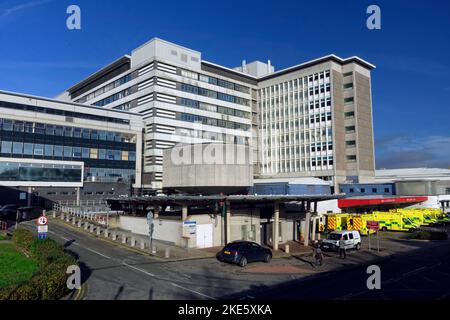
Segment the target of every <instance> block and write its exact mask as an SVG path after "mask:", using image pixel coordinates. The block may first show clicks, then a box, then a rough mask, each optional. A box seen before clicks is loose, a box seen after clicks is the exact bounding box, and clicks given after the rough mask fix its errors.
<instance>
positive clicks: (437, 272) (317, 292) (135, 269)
mask: <svg viewBox="0 0 450 320" xmlns="http://www.w3.org/2000/svg"><path fill="white" fill-rule="evenodd" d="M21 225H22V226H25V227H27V228H33V229H35V225H34V223H33V222H26V223H22V224H21ZM49 233H50V237H52V238H54V239H55V240H57V241H58V242H60V243H62V244H64V245H65V246H66V248H67V250H69V251H70V252H71V253H72V254H74V255H75V256H76V257H77V258H78V260H79V262H80V265H81V270H82V282H83V289H82V291H83V292H82V293H77V298H78V299H84V300H103V299H106V300H130V299H131V300H148V299H155V300H174V299H175V300H176V299H181V300H196V299H199V300H214V299H238V300H246V299H269V298H270V299H326V298H330V299H362V298H369V299H380V295H382V297H391V296H392V297H394V299H395V298H396V297H397V298H409V297H411V298H414V297H416V296H419V295H420V296H422V297H423V296H425V297H433V298H447V297H448V292H449V290H450V289H449V288H450V286H449V283H447V282H446V281H447V280H448V279H450V277H447V279H446V280H445V281H442V283H435V282H439V280H438V279H439V277H443V276H445V274H446V273H447V274H448V270H450V261H449V256H450V255H449V253H450V246H449V243H450V242H449V241H444V242H427V241H411V240H405V239H404V238H403V237H404V235H405V234H404V233H401V234H397V233H386V234H384V235H382V236H380V249H381V250H380V252H377V251H373V250H372V251H368V250H367V248H368V239H367V238H363V249H362V250H360V251H353V250H352V251H350V252H349V254H348V258H347V259H340V258H339V257H338V256H337V254H336V253H333V252H330V253H325V259H324V263H323V265H322V266H316V265H315V264H314V261H313V258H312V251H311V249H309V250H310V251H309V254H308V253H307V252H306V251H305V252H303V253H300V254H297V255H295V254H294V255H290V256H287V257H280V258H278V259H273V260H272V261H271V263H269V264H265V263H251V264H249V265H248V266H247V267H246V268H241V267H239V266H236V265H231V264H226V263H221V262H219V261H217V260H216V259H215V258H202V259H190V260H180V261H175V260H172V261H163V260H162V259H159V258H157V257H152V256H150V255H148V254H142V253H140V252H136V251H134V250H128V249H126V248H125V247H122V246H120V245H115V244H112V243H110V242H107V241H100V239H98V238H96V237H95V236H93V235H92V234H89V235H88V234H86V232H85V231H84V230H83V231H80V230H79V229H78V228H74V227H71V226H69V225H66V224H65V223H60V222H57V221H52V220H50V224H49ZM371 264H377V265H379V266H380V267H381V270H382V283H383V284H382V288H383V290H382V291H380V292H378V293H374V292H370V291H369V290H368V289H367V287H366V280H367V277H368V275H367V273H366V268H367V266H368V265H371ZM425 278H426V279H425ZM409 282H411V283H409ZM416 282H417V283H419V284H420V285H419V287H417V286H415V283H416ZM399 283H401V284H402V287H401V288H403V289H402V290H400V291H399V289H398V288H397V284H399ZM424 283H425V284H424ZM405 286H406V287H411V290H409V289H406V287H405ZM421 286H422V287H423V288H425V289H424V290H423V291H422V292H421V291H420V288H421ZM434 288H436V290H435V291H433V289H434ZM414 290H415V291H414Z"/></svg>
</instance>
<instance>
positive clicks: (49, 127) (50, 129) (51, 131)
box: [45, 124, 55, 136]
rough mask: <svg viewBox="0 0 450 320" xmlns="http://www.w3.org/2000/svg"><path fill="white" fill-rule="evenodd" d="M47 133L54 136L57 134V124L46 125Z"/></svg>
mask: <svg viewBox="0 0 450 320" xmlns="http://www.w3.org/2000/svg"><path fill="white" fill-rule="evenodd" d="M45 134H46V135H49V136H53V135H54V134H55V126H52V125H51V124H48V125H46V126H45Z"/></svg>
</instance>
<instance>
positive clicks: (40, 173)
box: [0, 162, 81, 182]
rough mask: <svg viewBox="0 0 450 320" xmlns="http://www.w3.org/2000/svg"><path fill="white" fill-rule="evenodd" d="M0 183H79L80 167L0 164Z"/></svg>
mask: <svg viewBox="0 0 450 320" xmlns="http://www.w3.org/2000/svg"><path fill="white" fill-rule="evenodd" d="M0 181H33V182H45V181H49V182H81V167H79V168H75V167H54V168H53V167H49V166H43V165H24V164H21V163H15V162H12V163H9V162H3V163H0Z"/></svg>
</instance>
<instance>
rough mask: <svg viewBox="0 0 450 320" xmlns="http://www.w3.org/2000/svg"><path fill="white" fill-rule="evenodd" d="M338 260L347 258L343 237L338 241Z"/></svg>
mask: <svg viewBox="0 0 450 320" xmlns="http://www.w3.org/2000/svg"><path fill="white" fill-rule="evenodd" d="M339 258H343V259H345V258H347V251H346V250H345V241H344V237H341V239H340V240H339Z"/></svg>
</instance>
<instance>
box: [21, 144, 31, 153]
mask: <svg viewBox="0 0 450 320" xmlns="http://www.w3.org/2000/svg"><path fill="white" fill-rule="evenodd" d="M23 154H26V155H32V154H33V144H32V143H24V145H23Z"/></svg>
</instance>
